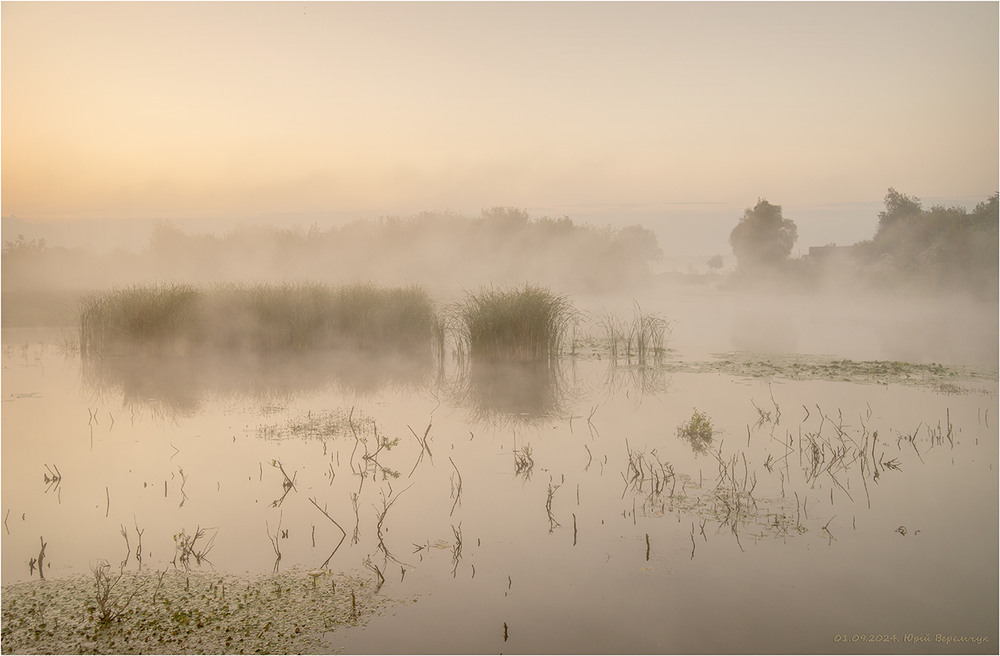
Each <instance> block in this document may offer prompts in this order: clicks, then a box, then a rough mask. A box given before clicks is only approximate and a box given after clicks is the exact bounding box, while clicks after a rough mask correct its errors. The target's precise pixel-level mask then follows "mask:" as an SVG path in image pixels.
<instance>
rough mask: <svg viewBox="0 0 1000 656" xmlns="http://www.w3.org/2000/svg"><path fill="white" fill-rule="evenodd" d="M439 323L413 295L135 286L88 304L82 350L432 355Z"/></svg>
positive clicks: (360, 288)
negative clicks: (323, 350)
mask: <svg viewBox="0 0 1000 656" xmlns="http://www.w3.org/2000/svg"><path fill="white" fill-rule="evenodd" d="M439 324H440V322H439V321H438V318H437V315H436V312H435V308H434V304H433V302H432V301H431V299H430V296H429V295H428V294H427V293H426V292H425V291H424V290H423V289H421V288H419V287H416V286H410V287H402V288H383V287H379V286H376V285H373V284H364V283H363V284H354V285H345V286H341V287H332V286H329V285H323V284H312V283H308V284H283V285H265V284H261V285H220V286H216V287H212V288H209V289H207V290H202V289H196V288H194V287H192V286H190V285H160V286H137V287H131V288H128V289H124V290H114V291H110V292H105V293H102V294H97V295H94V296H91V297H88V298H87V299H85V300H84V301H83V303H82V306H81V310H80V344H81V349H80V350H81V354H82V355H83V357H85V358H90V357H96V358H104V357H116V356H123V355H133V354H139V353H141V354H154V355H190V354H196V353H200V352H202V351H204V350H221V351H249V352H284V351H304V350H307V349H314V348H329V349H351V350H357V349H362V350H371V351H377V352H380V353H384V352H407V353H412V352H414V351H426V352H427V353H430V351H431V349H432V348H433V346H434V344H435V341H434V340H435V338H436V334H437V332H436V331H438V330H439Z"/></svg>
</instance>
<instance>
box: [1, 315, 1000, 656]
mask: <svg viewBox="0 0 1000 656" xmlns="http://www.w3.org/2000/svg"><path fill="white" fill-rule="evenodd" d="M733 311H734V312H735V311H736V309H734V310H733ZM684 330H687V329H682V330H681V332H680V333H679V334H680V335H681V336H683V335H684V334H685V333H684ZM59 341H60V335H59V334H58V333H51V332H50V333H42V332H38V331H20V332H15V331H5V332H4V339H3V345H4V348H3V414H2V421H3V453H2V474H3V481H2V492H3V508H2V512H3V513H4V531H3V550H2V565H3V569H2V576H3V582H4V583H10V582H14V581H21V580H26V579H29V578H31V577H32V576H36V577H37V573H35V574H34V575H33V574H32V573H31V572H30V570H29V566H28V562H29V560H30V559H31V558H32V557H34V556H37V553H38V550H39V539H40V538H44V540H45V541H46V543H47V545H48V546H47V549H46V562H47V567H46V571H45V576H46V577H51V578H56V577H59V576H61V575H65V574H72V573H79V572H87V571H88V569H89V567H90V565H91V564H92V563H95V562H96V561H98V560H99V559H106V560H108V561H110V562H112V563H114V564H116V565H117V564H119V563H121V562H122V561H123V560H126V559H127V561H126V567H127V568H129V569H136V568H139V567H141V568H143V569H148V570H162V569H163V568H165V567H170V568H173V567H175V564H173V561H174V560H175V557H176V555H177V554H176V551H175V548H176V539H175V537H176V536H177V535H178V534H179V533H181V532H182V531H183V532H184V533H185V534H187V535H193V534H194V533H195V532H196V531H197V530H198V529H204V531H205V533H204V535H203V537H202V538H200V540H201V544H202V545H205V546H210V549H209V551H208V553H206V554H205V555H206V560H205V561H203V562H202V563H201V564H197V563H195V562H191V563H190V566H191V567H193V568H199V569H208V570H211V569H212V568H214V569H215V570H217V571H224V572H232V573H241V572H253V573H261V572H267V571H273V570H274V569H275V568H277V569H279V570H280V571H285V570H287V569H290V568H302V569H303V570H309V569H314V568H321V567H324V566H325V567H328V568H330V569H333V570H336V571H361V572H366V573H367V574H368V576H369V577H370V581H371V585H373V586H376V585H381V587H380V594H381V595H384V596H385V597H386V598H390V599H393V600H396V602H397V603H395V604H394V605H392V606H391V608H390V610H389V611H387V612H386V613H385V614H384V615H381V616H378V617H374V618H371V619H370V621H369V622H368V624H367V625H365V626H359V627H356V628H350V629H341V630H339V631H337V632H331V633H329V634H327V636H326V638H327V640H328V646H329V648H330V649H331V650H334V649H342V650H344V651H345V652H348V653H350V652H371V653H393V652H406V653H425V652H426V653H431V652H435V653H459V652H461V653H470V652H473V653H475V652H509V653H517V652H535V653H636V652H639V653H664V652H665V653H675V652H684V653H703V652H734V653H764V652H766V653H791V652H796V653H807V652H834V653H855V652H858V653H869V652H874V653H881V652H891V653H924V652H951V653H965V652H969V653H995V652H996V651H997V637H998V633H997V617H998V605H997V580H998V568H997V552H998V537H997V514H998V508H997V499H998V489H997V471H996V468H997V455H998V449H997V444H998V440H997V425H998V421H1000V417H998V416H997V383H996V379H995V376H994V377H993V378H991V379H986V380H982V379H980V380H976V381H971V382H970V381H963V380H956V382H955V384H952V385H948V386H943V387H942V386H941V385H939V384H935V385H915V384H908V383H906V382H905V381H904V382H898V381H893V382H889V383H888V384H880V383H879V382H877V381H876V380H874V379H873V380H872V381H871V382H869V381H860V380H857V379H852V380H848V381H837V380H791V379H789V378H788V377H783V376H776V377H773V378H770V379H766V378H752V377H742V376H737V375H733V374H731V373H725V372H724V369H723V368H713V367H712V366H711V365H706V366H705V367H702V368H700V369H698V368H696V369H695V370H694V372H693V373H692V372H691V371H692V370H691V369H690V368H687V369H683V370H682V369H681V368H678V367H676V366H672V365H671V362H673V363H675V364H676V362H677V361H679V360H680V359H681V356H680V355H678V354H676V353H674V354H671V356H670V357H669V358H668V360H667V362H666V363H665V364H663V365H657V366H651V367H637V366H635V365H634V364H633V365H628V364H627V363H623V362H619V363H618V365H617V366H615V365H613V364H612V363H610V362H609V361H608V358H607V357H604V356H602V357H598V355H597V354H596V352H595V351H594V350H593V349H590V350H588V349H587V348H582V349H581V350H580V352H579V354H578V355H577V357H575V358H566V359H565V360H564V362H563V363H562V365H561V366H560V368H559V370H558V371H557V372H555V373H552V372H549V371H548V370H545V369H542V370H518V371H504V372H483V371H469V370H468V369H466V368H463V367H460V366H458V365H456V364H455V363H449V364H448V367H447V368H446V371H445V375H444V377H443V378H442V377H441V376H439V372H437V371H436V370H435V369H434V367H433V366H431V365H430V364H428V363H411V364H409V365H407V366H399V365H398V364H393V363H380V364H379V366H377V367H371V366H370V365H369V363H364V362H359V361H348V362H344V361H338V360H333V359H330V360H325V359H323V358H320V357H316V356H311V357H309V358H305V359H304V360H302V361H298V362H285V363H276V362H267V361H254V362H250V363H238V364H239V366H236V365H237V363H233V362H213V363H205V362H200V363H155V362H146V363H139V364H138V368H134V367H133V366H132V365H126V364H122V363H105V364H100V365H93V364H87V365H86V366H84V365H83V364H82V363H81V362H80V359H79V357H78V355H76V354H75V353H73V352H72V350H69V351H67V350H65V349H62V348H61V347H60V346H59ZM808 346H809V345H808V344H806V347H808ZM682 371H683V372H682ZM497 381H503V384H500V383H498V382H497ZM695 409H697V410H698V411H701V412H704V413H706V414H707V416H708V417H710V419H711V421H712V423H713V425H714V429H715V430H714V435H713V437H712V439H711V441H710V442H707V443H702V442H698V441H694V442H692V441H689V440H685V439H683V438H681V437H680V436H678V427H679V426H681V425H683V424H685V423H686V422H687V421H688V420H690V419H691V417H692V414H693V412H694V411H695ZM425 435H426V438H425V437H424V436H425ZM380 444H383V445H384V446H382V448H381V449H380V448H379V445H380ZM424 444H426V447H425V446H424ZM279 465H280V467H279ZM282 470H283V471H282ZM56 471H58V473H59V475H61V478H60V479H58V480H52V478H51V477H50V478H49V480H48V482H47V481H46V476H49V475H50V474H51V473H54V472H56ZM283 472H284V473H283ZM286 475H287V476H288V479H289V480H290V483H288V484H286V478H285V476H286ZM321 509H322V510H321ZM324 511H325V514H324ZM327 515H329V517H327ZM338 524H339V527H338ZM341 528H342V529H343V530H341ZM123 532H124V534H125V536H127V537H123ZM140 532H141V537H140ZM140 539H141V550H140V552H139V553H140V554H141V556H142V560H141V562H139V560H138V559H137V558H136V555H135V554H136V548H137V547H138V546H139V541H140ZM126 540H127V543H126ZM275 545H277V551H278V552H280V554H281V557H280V559H276V553H277V552H276V548H275ZM176 566H178V567H183V565H182V564H180V563H178V564H177V565H176ZM303 576H305V574H303ZM949 638H950V639H961V640H967V642H957V643H956V642H952V643H950V644H949V643H946V642H943V641H944V640H946V639H949ZM925 639H926V640H928V641H924V640H925ZM870 640H879V641H880V642H879V643H878V644H873V642H870ZM883 641H885V642H883ZM915 641H920V642H915ZM968 641H972V642H968ZM975 641H979V643H978V644H977V642H975Z"/></svg>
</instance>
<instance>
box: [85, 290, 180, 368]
mask: <svg viewBox="0 0 1000 656" xmlns="http://www.w3.org/2000/svg"><path fill="white" fill-rule="evenodd" d="M198 298H199V293H198V292H197V291H196V290H195V289H194V288H193V287H191V286H190V285H160V286H153V287H149V286H146V287H143V286H134V287H128V288H124V289H116V290H113V291H110V292H106V293H103V294H98V295H92V296H88V297H86V298H85V299H84V300H83V301H82V302H81V308H80V354H81V355H82V356H83V357H89V356H103V355H105V354H107V353H108V352H109V351H110V352H114V353H115V354H121V353H130V352H134V351H137V350H139V349H153V350H155V351H157V352H163V351H166V350H169V349H170V348H171V346H172V345H173V344H175V343H176V342H177V340H178V339H182V338H183V337H184V333H185V332H187V331H189V330H190V327H191V325H192V322H193V321H194V318H195V315H196V314H197V310H196V307H197V303H198Z"/></svg>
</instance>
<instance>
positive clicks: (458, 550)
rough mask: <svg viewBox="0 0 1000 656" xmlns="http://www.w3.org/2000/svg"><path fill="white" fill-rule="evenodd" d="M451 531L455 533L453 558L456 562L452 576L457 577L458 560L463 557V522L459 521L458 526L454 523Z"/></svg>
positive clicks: (452, 550) (452, 549)
mask: <svg viewBox="0 0 1000 656" xmlns="http://www.w3.org/2000/svg"><path fill="white" fill-rule="evenodd" d="M451 532H452V533H454V534H455V544H454V545H452V547H451V560H452V562H453V563H454V567H452V570H451V577H452V578H455V576H456V575H457V574H458V562H459V561H460V560H461V559H462V522H459V523H458V526H455V525H454V524H452V526H451Z"/></svg>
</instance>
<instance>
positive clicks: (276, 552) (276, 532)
mask: <svg viewBox="0 0 1000 656" xmlns="http://www.w3.org/2000/svg"><path fill="white" fill-rule="evenodd" d="M281 515H282V513H281V512H279V513H278V528H276V529H275V530H274V536H273V537H272V536H271V527H270V526H268V524H267V520H266V519H265V520H264V529H265V530H266V531H267V539H268V540H269V541H270V542H271V548H272V549H274V572H275V573H277V572H278V564H279V563H280V562H281V549H280V548H279V547H278V538H279V536H280V535H281Z"/></svg>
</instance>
